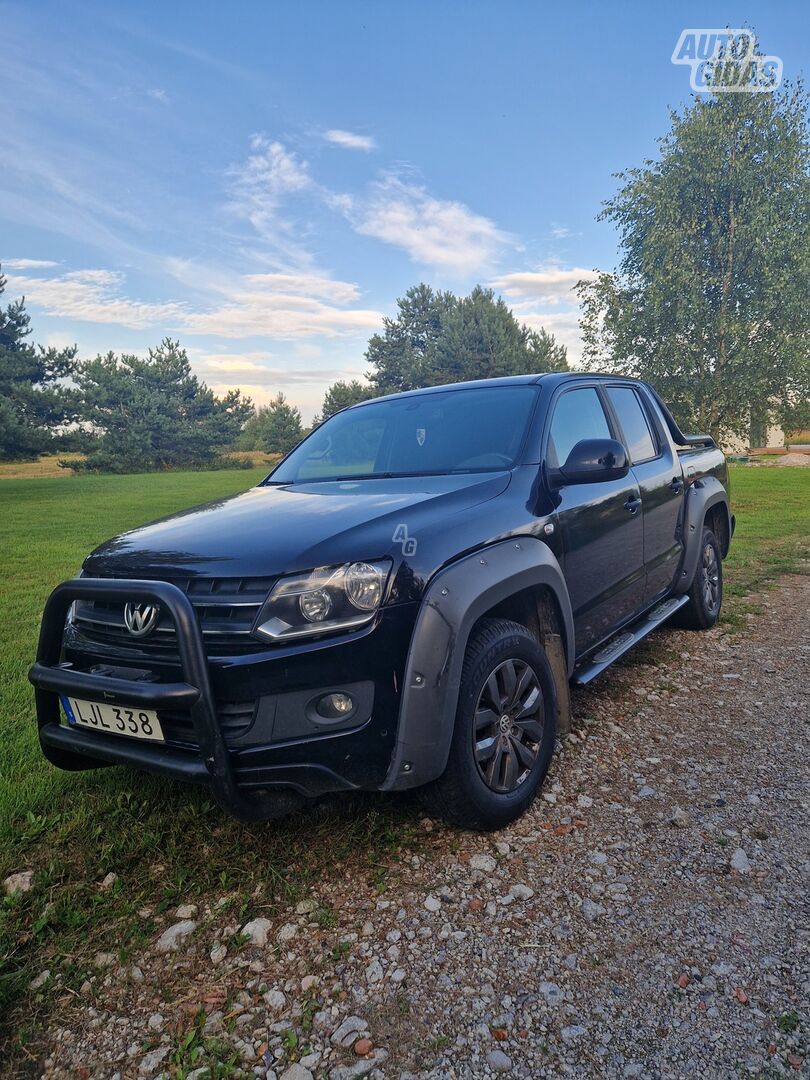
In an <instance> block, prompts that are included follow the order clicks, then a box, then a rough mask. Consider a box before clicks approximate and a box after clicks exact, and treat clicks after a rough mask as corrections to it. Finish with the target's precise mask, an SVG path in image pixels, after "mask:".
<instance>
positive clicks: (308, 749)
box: [29, 578, 413, 820]
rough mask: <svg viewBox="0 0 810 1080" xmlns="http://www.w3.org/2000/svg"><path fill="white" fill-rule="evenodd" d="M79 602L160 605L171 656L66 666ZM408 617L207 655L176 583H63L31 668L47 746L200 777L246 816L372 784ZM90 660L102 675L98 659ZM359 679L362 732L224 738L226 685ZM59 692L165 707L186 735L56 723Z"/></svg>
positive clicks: (59, 754)
mask: <svg viewBox="0 0 810 1080" xmlns="http://www.w3.org/2000/svg"><path fill="white" fill-rule="evenodd" d="M77 599H101V600H105V601H111V602H118V603H124V602H126V601H133V600H147V601H153V602H157V603H159V604H161V605H162V606H163V607H164V609H165V610H166V611H167V612H168V613H169V615H170V617H171V619H172V621H173V622H174V625H175V629H176V633H177V645H178V656H177V662H176V664H172V665H171V666H170V667H165V666H164V667H163V669H162V670H159V671H158V673H157V674H155V673H153V672H148V673H144V672H143V671H142V670H140V669H141V668H142V667H143V665H142V663H139V667H138V668H132V669H130V670H128V669H127V667H124V668H120V667H117V666H116V667H115V668H114V669H113V670H114V675H111V674H100V673H99V672H98V670H79V669H78V667H77V666H76V665H74V664H73V663H65V662H63V634H64V630H65V620H66V616H67V613H68V610H69V608H70V605H71V604H72V603H73V601H74V600H77ZM405 607H407V608H408V609H410V608H411V605H404V606H403V608H405ZM412 619H413V614H412V612H410V611H405V610H402V609H401V610H399V611H397V610H394V611H390V612H385V611H384V612H383V613H382V614H381V617H380V622H381V623H385V632H384V633H380V631H381V629H382V628H381V627H375V628H371V630H370V632H369V633H367V634H364V635H357V636H356V637H355V638H354V639H353V640H351V641H346V642H343V643H340V642H330V641H326V640H324V641H323V642H322V643H321V645H320V648H319V647H318V646H317V644H315V643H311V644H310V645H309V646H308V647H307V648H304V649H300V650H291V649H286V650H276V651H275V652H273V653H268V654H265V656H264V658H262V657H257V656H255V655H250V656H245V657H238V658H235V657H229V658H228V659H227V660H222V661H217V660H212V661H209V658H208V657H207V656H206V652H205V648H204V645H203V639H202V635H201V632H200V627H199V623H198V621H197V617H196V615H195V612H194V608H193V606H192V604H191V602H190V600H189V599H188V597H187V596H186V595H185V593H183V592H182V590H180V589H179V588H177V586H175V585H172V584H169V583H168V582H162V581H145V580H124V579H111V578H105V579H94V578H78V579H75V580H73V581H67V582H65V583H64V584H62V585H60V586H58V587H57V588H56V589H55V590H54V592H53V593H52V594H51V596H50V597H49V599H48V602H47V604H46V606H45V611H44V614H43V618H42V627H41V631H40V639H39V647H38V650H37V660H36V663H35V664H34V665H33V667H32V668H31V671H30V673H29V678H30V680H31V682H32V683H33V685H34V686H35V688H36V709H37V721H38V725H39V740H40V745H41V747H42V751H43V754H44V755H45V757H46V758H47V759H48V760H49V761H51V762H52V763H53V764H55V765H57V766H59V767H61V768H64V769H73V770H76V769H88V768H97V767H99V766H103V765H110V764H123V765H130V766H133V767H135V768H139V769H144V770H146V771H149V772H153V773H158V774H160V775H164V776H171V777H175V778H177V779H181V780H188V781H192V782H195V783H198V784H203V785H205V786H207V787H208V788H209V789H210V790H211V793H212V795H213V796H214V798H215V799H216V800H217V802H219V803H220V805H221V806H223V807H224V808H225V809H226V810H228V811H229V812H230V813H232V814H233V815H235V816H236V817H238V818H241V819H243V820H265V819H267V818H268V817H272V816H274V814H275V813H277V812H278V796H279V795H280V794H281V795H283V794H285V793H286V794H287V795H293V796H295V797H300V796H317V795H321V794H324V793H326V792H330V791H341V790H353V789H355V788H361V787H376V786H379V785H380V783H381V781H382V778H383V777H384V775H385V772H386V770H387V767H388V764H389V762H390V757H391V753H392V748H393V740H394V737H395V734H396V719H397V711H398V707H399V695H398V685H399V686H401V664H402V663H403V662H404V657H405V654H406V652H407V644H408V640H409V636H410V631H411V626H412ZM375 639H376V640H375ZM129 662H130V664H132V663H134V661H132V660H130V661H129ZM93 666H94V667H97V668H100V669H101V670H102V671H104V665H103V664H102V665H93ZM158 667H159V666H158ZM108 670H109V669H108ZM145 674H146V675H147V677H146V678H145V677H144V675H145ZM128 675H131V676H132V677H128ZM360 676H362V678H363V679H364V680H368V679H369V678H371V679H372V680H373V684H374V707H373V710H371V711H370V715H369V716H368V719H367V722H365V723H364V725H363V726H362V727H361V728H360V729H359V730H358V729H354V730H351V731H336V732H329V733H325V734H324V735H323V736H319V737H316V738H306V739H302V738H298V739H295V738H288V739H286V740H284V741H281V742H279V743H277V744H276V745H266V744H255V743H251V742H249V741H248V742H246V743H244V744H242V745H239V746H238V747H235V746H234V745H233V744H231V745H229V742H228V737H227V732H223V727H222V723H221V707H222V698H223V696H225V697H229V696H231V694H230V693H229V690H231V691H233V689H234V688H236V687H239V688H240V689H245V690H246V691H247V692H248V693H249V694H250V695H251V696H256V697H257V699H258V698H261V695H263V694H266V693H276V694H277V693H279V691H281V690H282V689H284V690H286V689H287V688H289V687H292V688H293V690H295V688H301V687H310V688H312V689H313V690H314V689H315V687H317V686H319V685H321V683H322V682H323V681H324V679H326V680H328V681H329V683H330V684H331V683H332V682H333V681H334V682H337V680H338V677H340V678H341V679H342V681H343V682H351V681H352V679H353V678H357V677H360ZM157 679H159V680H160V681H156V680H157ZM366 685H368V682H367V683H366ZM60 694H65V695H71V696H76V697H82V698H88V699H90V700H96V701H105V702H109V703H111V704H121V705H133V704H135V705H140V706H141V707H143V708H151V709H155V710H156V711H157V712H158V715H159V716H161V717H162V716H163V715H165V714H166V713H167V712H169V713H171V714H172V715H174V716H183V717H184V718H185V721H186V730H187V731H188V733H189V738H188V739H187V740H186V741H185V743H182V744H178V745H169V744H165V743H141V742H138V741H136V740H133V739H127V738H125V737H123V736H117V735H106V734H97V733H95V732H85V731H81V730H76V729H75V728H72V727H66V726H63V725H62V723H61V712H60V702H59V695H60ZM288 696H289V695H288ZM364 720H365V717H364Z"/></svg>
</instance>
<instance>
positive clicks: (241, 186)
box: [228, 135, 313, 263]
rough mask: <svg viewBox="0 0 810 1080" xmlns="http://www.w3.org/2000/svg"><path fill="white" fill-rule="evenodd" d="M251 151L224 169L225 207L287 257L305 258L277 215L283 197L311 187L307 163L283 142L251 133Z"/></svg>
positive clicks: (300, 260)
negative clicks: (227, 189) (226, 184)
mask: <svg viewBox="0 0 810 1080" xmlns="http://www.w3.org/2000/svg"><path fill="white" fill-rule="evenodd" d="M250 149H251V151H252V153H251V154H250V155H249V156H248V158H247V160H246V161H244V162H242V163H241V164H240V165H233V166H231V168H230V169H229V170H228V177H229V179H230V181H231V199H230V203H229V209H230V210H231V212H232V213H233V214H235V215H236V216H237V217H239V218H242V219H243V220H245V221H248V222H249V223H250V224H251V225H252V226H253V228H254V229H255V231H256V232H257V233H258V235H259V236H260V237H262V239H264V240H266V241H268V242H269V243H271V244H272V245H273V246H274V247H277V248H279V249H280V250H282V251H284V252H285V253H286V255H287V257H288V258H292V259H293V260H294V261H296V262H298V263H300V262H302V261H307V256H306V254H305V253H304V252H303V251H302V250H301V249H300V247H299V246H298V244H297V241H296V240H295V238H294V237H293V236H292V228H291V225H290V223H289V222H287V221H284V220H282V219H281V218H280V216H279V208H280V206H281V203H282V201H283V199H284V198H285V197H287V196H289V195H294V194H299V193H301V192H304V191H306V190H307V189H309V188H311V187H312V186H313V182H312V177H311V176H310V174H309V166H308V165H307V163H306V162H305V161H302V160H301V159H300V158H299V157H298V155H297V154H295V153H294V152H293V151H291V150H288V149H287V147H286V146H284V144H283V143H281V142H278V141H276V140H274V141H270V140H269V139H267V138H266V137H265V136H264V135H253V136H252V137H251V140H250Z"/></svg>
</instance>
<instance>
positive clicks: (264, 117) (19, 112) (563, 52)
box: [0, 0, 810, 418]
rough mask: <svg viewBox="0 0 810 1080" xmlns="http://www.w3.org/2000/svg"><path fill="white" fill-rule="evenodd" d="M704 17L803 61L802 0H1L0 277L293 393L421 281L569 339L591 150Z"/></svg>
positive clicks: (646, 105) (606, 145) (679, 80)
mask: <svg viewBox="0 0 810 1080" xmlns="http://www.w3.org/2000/svg"><path fill="white" fill-rule="evenodd" d="M729 25H730V26H743V25H753V26H754V28H755V29H756V31H757V32H758V34H759V38H760V45H761V48H762V49H763V51H765V52H768V53H773V54H776V55H778V56H780V57H781V58H782V59H783V61H784V71H785V77H787V78H795V77H796V76H797V75H799V74H801V73H802V72H803V71H804V72H807V69H808V66H810V65H809V64H808V60H810V57H808V55H807V51H808V42H810V7H808V5H806V4H786V3H784V4H767V5H766V4H751V3H738V4H712V3H702V4H678V5H675V4H671V5H654V4H650V3H643V4H630V3H624V4H608V3H604V2H603V3H593V4H590V3H575V2H573V3H567V4H541V3H524V2H505V3H495V2H491V3H480V2H476V0H467V2H466V3H462V2H460V0H459V2H454V3H447V2H438V3H436V2H432V3H425V2H422V0H408V2H405V0H400V2H399V3H397V4H394V3H386V2H379V0H378V2H374V3H365V2H362V3H360V2H350V0H343V2H342V3H336V2H332V3H325V2H324V3H314V2H311V3H295V4H294V3H279V2H267V3H256V4H249V3H241V4H217V5H213V4H204V3H194V4H192V3H188V4H181V3H177V4H169V3H165V2H163V3H160V4H157V3H148V2H147V3H139V4H137V5H135V4H129V5H125V4H117V5H116V4H110V3H103V4H102V3H99V4H94V3H85V4H73V3H60V4H55V3H53V4H49V3H37V4H30V3H3V2H0V27H2V41H3V48H2V51H3V61H2V65H0V262H2V264H3V270H4V272H5V273H6V275H7V276H8V278H9V285H8V289H7V293H6V296H5V298H4V299H5V300H8V299H9V298H11V297H12V296H16V295H19V294H20V293H25V295H26V297H27V303H28V308H29V310H30V312H31V315H32V318H33V324H34V330H35V337H36V339H37V340H39V341H42V342H45V343H50V344H68V343H74V342H75V343H77V344H78V345H79V348H80V352H81V355H83V356H91V355H94V354H95V353H96V352H98V351H106V350H108V349H113V350H115V351H130V352H143V351H145V349H146V348H147V347H148V346H149V345H151V344H156V343H157V342H158V341H159V340H160V339H161V337H163V336H164V335H166V334H170V335H172V336H175V337H179V338H180V339H181V340H182V342H183V343H184V344H185V345H186V346H187V348H188V350H189V355H190V357H191V359H192V363H193V365H194V368H195V370H196V371H197V372H198V373H199V374H200V375H201V376H202V377H203V378H204V379H205V380H206V381H207V382H208V383H209V384H210V385H211V386H213V387H214V388H216V389H217V390H222V389H224V388H226V387H230V386H240V387H242V388H243V389H244V390H245V391H246V392H247V393H250V394H251V395H252V396H253V397H254V399H255V400H257V401H259V402H261V401H266V400H267V399H268V398H269V396H270V395H271V394H273V393H275V392H276V391H278V390H283V391H284V392H285V393H286V395H287V397H288V398H289V399H290V400H292V401H294V402H295V403H296V404H298V405H299V406H300V407H301V409H302V412H303V413H304V416H305V417H306V418H308V417H310V416H311V415H312V413H313V412H314V411H316V410H317V408H318V406H319V404H320V401H321V398H322V396H323V392H324V390H325V388H326V387H327V386H328V385H329V384H330V383H331V382H333V381H334V380H335V379H337V378H351V377H353V376H358V375H361V374H362V372H363V370H364V361H363V352H364V348H365V343H366V341H367V339H368V337H369V335H370V334H371V333H372V332H373V331H374V330H376V329H377V328H379V327H380V325H381V320H382V316H383V315H384V314H391V313H392V312H393V311H394V308H395V299H396V297H397V296H399V295H401V294H402V293H403V292H404V291H405V289H406V288H408V286H409V285H411V284H413V283H415V282H417V281H420V280H423V281H427V282H429V283H431V284H432V285H434V286H436V287H440V288H450V289H453V290H454V291H456V292H466V291H468V290H469V289H470V288H471V287H472V286H473V285H474V284H476V283H478V282H480V283H483V284H490V285H492V286H493V287H495V288H496V289H497V291H498V292H500V293H502V294H503V295H504V296H505V297H506V299H507V300H508V301H509V302H510V304H511V305H512V306H513V308H514V309H515V311H516V313H517V314H518V315H519V316H520V317H521V318H522V319H523V320H524V321H526V322H528V323H529V324H530V325H532V326H540V325H543V326H546V327H547V329H549V330H550V331H552V332H554V333H555V334H556V335H557V336H558V338H559V339H560V340H562V341H564V342H565V343H566V344H567V345H568V346H569V349H570V353H571V356H572V358H573V359H574V360H575V359H576V357H577V355H578V349H579V345H578V333H577V313H576V306H575V303H574V298H573V296H572V294H571V291H570V289H571V285H572V284H573V282H574V281H575V280H576V279H577V278H578V277H581V276H583V275H584V274H585V273H587V272H590V271H592V270H593V269H594V268H596V267H598V268H600V269H611V268H612V267H613V266H614V265H615V262H616V257H617V256H616V238H615V235H614V233H613V231H612V229H611V227H610V225H608V224H606V223H598V222H597V221H596V220H595V219H596V215H597V213H598V211H599V207H600V203H601V202H602V200H604V199H605V198H607V197H608V196H609V195H610V194H611V193H612V192H613V191H614V190H615V180H614V179H613V177H612V174H613V173H615V172H617V171H619V170H621V169H625V168H628V167H631V166H634V165H637V164H640V163H641V162H642V161H643V160H644V159H645V158H647V157H649V156H651V155H653V154H654V152H655V139H656V137H657V136H659V135H661V134H663V133H664V131H665V130H666V128H667V125H668V114H667V109H668V107H669V106H678V105H679V104H681V103H683V102H684V101H686V100H688V97H689V93H690V91H689V72H688V69H687V68H685V67H679V66H675V65H673V64H672V63H671V60H670V57H671V54H672V50H673V47H674V45H675V43H676V41H677V39H678V36H679V34H680V32H681V30H682V29H683V28H685V27H697V28H700V27H708V28H711V27H723V26H729Z"/></svg>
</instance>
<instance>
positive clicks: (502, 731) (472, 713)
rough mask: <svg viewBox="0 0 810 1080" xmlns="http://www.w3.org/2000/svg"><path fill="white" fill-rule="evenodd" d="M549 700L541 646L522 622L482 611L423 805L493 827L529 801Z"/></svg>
mask: <svg viewBox="0 0 810 1080" xmlns="http://www.w3.org/2000/svg"><path fill="white" fill-rule="evenodd" d="M556 723H557V705H556V695H555V692H554V677H553V675H552V673H551V668H550V667H549V663H548V660H547V659H546V654H545V652H544V651H543V649H542V648H541V647H540V645H539V644H538V643H537V641H536V640H535V639H534V638H533V637H532V636H531V634H530V633H529V632H528V630H526V628H525V627H523V626H521V625H520V624H519V623H514V622H510V621H507V620H506V619H484V620H482V621H481V622H480V624H479V626H478V628H477V629H476V631H475V632H474V634H473V636H472V637H471V639H470V642H469V645H468V646H467V652H466V655H465V657H464V667H463V669H462V675H461V688H460V692H459V699H458V707H457V710H456V722H455V728H454V730H453V741H452V744H451V747H450V756H449V758H448V761H447V768H446V769H445V771H444V774H443V775H442V776H441V777H440V778H439V779H438V780H436V781H434V782H433V783H432V784H430V785H428V786H427V787H426V788H425V789H424V790H423V799H424V801H425V802H426V804H427V806H428V809H429V810H430V811H431V812H432V813H435V814H436V815H437V816H439V817H443V818H444V819H445V820H447V821H449V822H451V823H452V824H454V825H460V826H461V827H462V828H467V829H480V830H489V829H499V828H502V827H503V826H505V825H508V824H509V822H511V821H514V820H515V818H517V817H519V816H520V815H521V814H522V813H523V812H524V811H525V810H526V809H527V808H528V807H529V806H530V805H531V803H532V802H533V800H534V798H535V796H536V795H537V792H538V790H539V788H540V785H541V784H542V782H543V779H544V778H545V775H546V773H547V772H548V767H549V765H550V763H551V756H552V754H553V752H554V740H555V736H556Z"/></svg>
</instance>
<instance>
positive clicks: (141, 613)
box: [124, 601, 160, 638]
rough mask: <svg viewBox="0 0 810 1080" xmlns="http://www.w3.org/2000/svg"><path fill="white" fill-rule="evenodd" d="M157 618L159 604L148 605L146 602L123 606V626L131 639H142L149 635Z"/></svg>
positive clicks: (158, 615) (156, 622) (155, 624)
mask: <svg viewBox="0 0 810 1080" xmlns="http://www.w3.org/2000/svg"><path fill="white" fill-rule="evenodd" d="M159 617H160V605H159V604H150V603H149V602H148V601H145V602H142V603H139V604H133V603H127V604H124V625H125V626H126V628H127V630H129V632H130V634H132V636H133V637H136V638H142V637H146V636H147V634H151V633H152V631H153V630H154V629H155V627H156V626H157V624H158V618H159Z"/></svg>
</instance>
